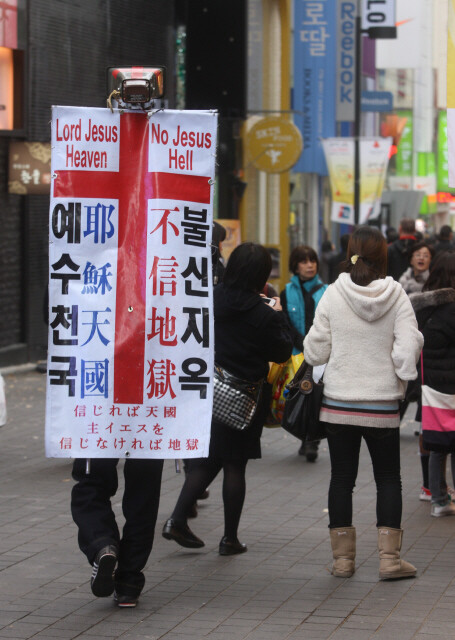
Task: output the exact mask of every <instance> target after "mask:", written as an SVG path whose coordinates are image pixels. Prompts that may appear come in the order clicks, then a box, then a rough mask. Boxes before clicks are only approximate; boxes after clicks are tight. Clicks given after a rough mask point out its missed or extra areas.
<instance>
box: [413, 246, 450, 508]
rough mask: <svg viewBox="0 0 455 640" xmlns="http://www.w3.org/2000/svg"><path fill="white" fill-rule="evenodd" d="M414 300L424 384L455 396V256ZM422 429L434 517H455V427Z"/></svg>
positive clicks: (442, 260) (443, 261) (445, 257)
mask: <svg viewBox="0 0 455 640" xmlns="http://www.w3.org/2000/svg"><path fill="white" fill-rule="evenodd" d="M410 300H411V302H412V306H413V307H414V311H415V312H416V317H417V322H418V325H419V329H420V331H421V332H422V333H423V336H424V340H425V342H424V346H423V351H422V355H423V383H424V384H425V385H428V386H429V387H431V388H432V389H435V390H436V391H439V392H441V393H444V394H450V395H455V252H453V251H450V252H449V251H448V252H444V253H441V254H440V255H439V256H437V257H436V259H435V262H434V265H433V267H432V268H431V271H430V275H429V277H428V280H427V282H426V284H425V286H424V289H423V292H422V293H415V294H412V295H411V296H410ZM419 377H420V371H419ZM422 427H423V447H424V449H426V450H428V451H430V461H429V489H430V492H431V502H432V505H431V515H432V516H435V517H440V516H446V515H455V503H453V502H452V500H451V497H450V495H449V492H448V487H447V483H446V480H445V467H446V460H447V454H449V453H451V454H452V456H451V460H452V475H453V479H454V482H455V424H454V427H453V431H445V430H441V431H433V430H431V431H428V430H425V424H424V423H423V424H422Z"/></svg>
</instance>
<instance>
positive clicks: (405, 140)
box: [389, 110, 414, 191]
mask: <svg viewBox="0 0 455 640" xmlns="http://www.w3.org/2000/svg"><path fill="white" fill-rule="evenodd" d="M399 114H400V117H402V118H406V124H405V125H404V129H403V133H402V134H401V138H400V142H399V143H398V147H397V153H396V156H395V167H396V173H395V175H394V176H391V175H389V186H390V188H391V189H392V190H396V191H408V190H410V189H411V187H412V156H413V150H414V144H413V140H414V130H413V128H414V119H413V113H412V111H410V110H409V111H400V112H399Z"/></svg>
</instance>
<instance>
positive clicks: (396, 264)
mask: <svg viewBox="0 0 455 640" xmlns="http://www.w3.org/2000/svg"><path fill="white" fill-rule="evenodd" d="M415 242H416V239H415V238H414V237H407V238H399V239H398V240H395V242H392V244H391V245H390V246H389V248H388V249H387V275H388V276H392V278H393V279H394V280H399V279H400V276H401V275H402V274H403V273H404V272H405V271H406V269H407V268H408V267H409V257H410V250H411V248H412V246H413V245H414V244H415Z"/></svg>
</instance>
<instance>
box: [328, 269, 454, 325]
mask: <svg viewBox="0 0 455 640" xmlns="http://www.w3.org/2000/svg"><path fill="white" fill-rule="evenodd" d="M331 286H332V287H335V288H336V289H337V291H338V292H339V293H340V294H341V295H342V297H343V298H344V299H345V301H346V303H347V304H348V305H349V307H350V308H351V309H352V311H353V312H354V313H355V314H356V315H358V316H360V317H361V318H363V319H364V320H367V321H368V322H373V321H374V320H378V319H379V318H382V316H383V315H385V314H386V313H387V312H388V311H389V310H390V309H391V308H392V307H393V305H394V304H395V303H396V301H397V300H398V298H399V297H400V295H401V294H403V288H402V286H401V285H400V284H398V282H396V281H395V280H394V279H393V278H391V277H390V276H387V278H381V279H379V280H373V282H370V284H369V285H368V286H366V287H361V286H359V285H357V284H354V282H352V280H351V276H350V274H349V273H341V274H340V275H339V277H338V280H336V282H335V283H334V284H333V285H331ZM454 293H455V291H454Z"/></svg>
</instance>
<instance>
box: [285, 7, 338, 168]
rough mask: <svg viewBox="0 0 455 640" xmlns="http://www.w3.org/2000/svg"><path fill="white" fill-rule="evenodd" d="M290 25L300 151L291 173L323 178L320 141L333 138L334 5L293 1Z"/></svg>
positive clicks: (295, 116)
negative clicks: (301, 142) (292, 23)
mask: <svg viewBox="0 0 455 640" xmlns="http://www.w3.org/2000/svg"><path fill="white" fill-rule="evenodd" d="M294 25H295V27H294V29H295V30H294V91H293V97H294V104H293V109H294V110H295V111H296V112H298V113H296V114H295V115H294V122H295V125H296V126H297V127H298V128H299V129H300V132H301V134H302V138H303V151H302V155H301V156H300V159H299V161H298V162H297V163H296V164H295V165H294V167H293V168H292V170H293V171H295V172H304V173H318V174H319V175H324V176H326V175H327V165H326V163H325V158H324V153H323V150H322V145H321V138H329V137H333V136H335V135H336V130H335V73H336V42H335V41H336V4H335V3H334V2H333V0H319V1H318V2H314V0H295V2H294Z"/></svg>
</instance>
